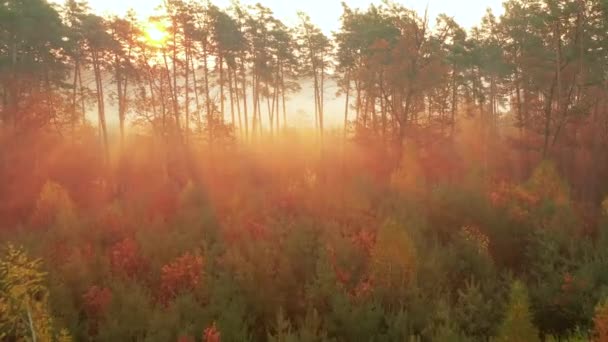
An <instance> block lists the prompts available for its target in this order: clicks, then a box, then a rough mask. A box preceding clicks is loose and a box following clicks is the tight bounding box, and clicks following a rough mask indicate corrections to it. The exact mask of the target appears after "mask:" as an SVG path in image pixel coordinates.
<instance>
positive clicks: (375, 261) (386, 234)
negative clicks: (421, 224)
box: [371, 221, 416, 289]
mask: <svg viewBox="0 0 608 342" xmlns="http://www.w3.org/2000/svg"><path fill="white" fill-rule="evenodd" d="M371 258H372V259H371V260H372V265H371V268H372V275H373V277H374V280H375V282H376V283H377V284H378V285H380V286H384V287H385V288H388V289H391V288H393V289H394V288H400V287H403V286H404V285H406V284H407V283H408V282H409V281H410V280H411V279H412V277H413V275H414V273H415V271H416V251H415V249H414V245H413V243H412V241H411V239H410V236H409V235H408V233H407V231H406V230H405V228H404V227H401V226H399V225H398V224H396V223H395V222H392V221H391V222H388V223H386V224H384V225H383V226H382V227H381V228H380V230H379V232H378V235H377V237H376V244H375V246H374V248H373V249H372V252H371Z"/></svg>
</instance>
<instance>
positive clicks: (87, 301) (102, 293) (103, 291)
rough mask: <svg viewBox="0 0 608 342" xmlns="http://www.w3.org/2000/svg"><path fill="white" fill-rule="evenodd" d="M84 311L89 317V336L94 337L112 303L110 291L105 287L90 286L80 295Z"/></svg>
mask: <svg viewBox="0 0 608 342" xmlns="http://www.w3.org/2000/svg"><path fill="white" fill-rule="evenodd" d="M82 299H83V302H84V304H83V307H84V311H85V313H86V314H87V316H88V317H89V321H90V322H91V323H90V326H89V334H90V335H96V334H97V328H98V324H99V320H101V319H102V318H103V317H104V316H105V314H106V312H107V311H108V308H109V307H110V303H111V302H112V291H111V290H110V289H108V288H105V287H99V286H91V287H90V288H89V289H88V290H87V292H85V293H84V294H83V295H82Z"/></svg>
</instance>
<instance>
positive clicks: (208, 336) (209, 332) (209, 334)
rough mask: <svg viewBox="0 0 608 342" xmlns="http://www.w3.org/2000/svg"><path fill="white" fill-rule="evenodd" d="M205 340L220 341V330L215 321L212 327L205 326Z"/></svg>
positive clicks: (210, 341)
mask: <svg viewBox="0 0 608 342" xmlns="http://www.w3.org/2000/svg"><path fill="white" fill-rule="evenodd" d="M203 341H204V342H220V331H219V330H217V326H216V325H215V322H213V324H212V325H211V326H210V327H207V328H205V331H204V332H203Z"/></svg>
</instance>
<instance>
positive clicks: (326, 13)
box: [54, 0, 503, 34]
mask: <svg viewBox="0 0 608 342" xmlns="http://www.w3.org/2000/svg"><path fill="white" fill-rule="evenodd" d="M54 1H55V2H62V0H54ZM161 1H162V0H89V3H90V5H91V7H92V8H93V9H94V10H95V11H97V12H99V13H100V14H103V13H113V14H118V15H121V14H124V13H126V11H127V10H128V9H129V8H133V9H134V10H135V11H136V12H137V13H138V14H139V15H140V16H142V17H148V16H149V15H151V14H154V9H155V8H156V7H157V6H158V4H160V3H161ZM394 1H395V2H398V3H401V4H403V5H405V6H406V7H408V8H412V9H415V10H416V11H418V12H419V13H420V14H422V13H424V10H425V8H426V7H427V6H428V10H429V17H430V18H434V17H436V16H437V15H438V14H440V13H445V14H447V15H448V16H451V17H454V18H455V19H456V21H457V22H458V23H459V24H460V25H462V26H463V27H465V28H471V27H473V26H475V25H476V24H477V23H479V22H480V19H481V17H482V16H483V15H484V13H485V11H486V9H487V8H488V7H489V8H491V9H492V10H493V11H494V13H495V14H497V15H498V14H501V13H502V2H503V1H502V0H394ZM257 2H260V3H262V5H264V6H266V7H269V8H270V9H271V10H272V11H273V12H274V13H275V16H276V17H277V18H279V19H281V20H282V21H284V22H285V23H286V24H288V25H293V24H297V15H296V12H297V11H299V10H301V11H304V12H305V13H307V14H308V15H309V16H310V17H311V19H312V21H313V22H314V23H315V24H317V25H319V27H321V29H322V30H323V31H324V32H325V33H326V34H331V32H333V31H337V30H338V29H339V27H340V22H339V20H340V15H341V14H342V5H341V4H340V3H341V2H342V0H295V1H294V0H241V3H242V4H244V5H248V4H255V3H257ZM345 2H346V3H347V4H348V5H349V6H350V7H352V8H362V9H365V8H367V7H368V6H369V5H370V4H372V3H375V4H378V3H380V2H381V1H380V0H345ZM212 3H214V4H215V5H217V6H219V7H227V6H229V5H230V0H212Z"/></svg>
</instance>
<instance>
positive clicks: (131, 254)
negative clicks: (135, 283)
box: [110, 238, 143, 277]
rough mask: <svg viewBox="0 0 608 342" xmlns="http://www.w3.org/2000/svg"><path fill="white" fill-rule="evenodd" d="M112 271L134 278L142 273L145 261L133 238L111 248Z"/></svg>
mask: <svg viewBox="0 0 608 342" xmlns="http://www.w3.org/2000/svg"><path fill="white" fill-rule="evenodd" d="M110 264H111V265H112V270H113V271H114V272H116V273H118V274H120V275H123V276H126V277H134V276H136V275H137V274H139V273H140V272H141V271H142V268H143V261H142V259H141V257H140V254H139V246H138V244H137V242H136V241H135V240H133V239H132V238H126V239H124V240H122V241H120V242H118V243H116V244H115V245H114V246H112V247H111V248H110Z"/></svg>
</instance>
